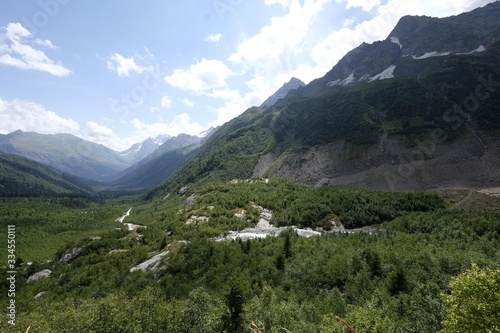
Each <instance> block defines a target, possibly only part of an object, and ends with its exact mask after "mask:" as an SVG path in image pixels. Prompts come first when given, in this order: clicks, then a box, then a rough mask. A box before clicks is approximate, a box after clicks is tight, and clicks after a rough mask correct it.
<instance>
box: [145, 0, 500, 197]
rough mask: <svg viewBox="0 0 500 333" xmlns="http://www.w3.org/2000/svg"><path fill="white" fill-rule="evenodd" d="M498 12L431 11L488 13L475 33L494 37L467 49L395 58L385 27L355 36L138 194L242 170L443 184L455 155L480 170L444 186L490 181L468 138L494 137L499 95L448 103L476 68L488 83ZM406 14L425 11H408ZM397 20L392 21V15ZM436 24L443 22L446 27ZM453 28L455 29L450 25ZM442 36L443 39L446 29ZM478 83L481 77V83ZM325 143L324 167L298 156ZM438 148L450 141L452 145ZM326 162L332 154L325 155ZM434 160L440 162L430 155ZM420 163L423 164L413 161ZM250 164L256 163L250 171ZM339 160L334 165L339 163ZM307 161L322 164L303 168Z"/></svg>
mask: <svg viewBox="0 0 500 333" xmlns="http://www.w3.org/2000/svg"><path fill="white" fill-rule="evenodd" d="M499 11H500V3H499V2H497V3H493V4H490V5H488V6H485V7H483V8H480V9H478V10H475V11H474V12H473V13H472V14H470V13H464V14H461V15H459V16H457V17H458V19H457V17H450V18H445V19H435V20H434V19H432V22H433V24H434V25H436V24H437V25H438V26H439V25H442V26H445V27H448V25H449V24H450V23H449V22H450V21H452V22H453V20H459V21H460V22H462V21H467V20H475V19H476V18H477V17H483V18H485V19H484V20H483V21H485V20H486V19H487V18H489V20H490V21H488V22H481V26H483V27H489V28H488V29H489V30H488V31H487V32H482V33H483V34H487V35H488V36H497V35H498V36H497V37H494V40H495V43H492V44H488V45H485V47H484V49H476V52H470V51H474V49H473V50H470V49H469V48H466V49H457V51H461V52H458V53H457V54H447V55H443V56H437V55H436V54H430V55H429V56H426V57H422V56H421V54H422V53H417V54H418V55H419V56H417V55H415V57H412V56H406V57H405V56H404V55H402V54H401V49H403V50H404V45H403V47H401V46H400V45H399V44H398V43H397V41H396V40H395V39H392V40H391V37H394V36H388V38H387V39H385V40H383V41H378V42H374V43H372V44H366V43H365V44H362V45H361V46H360V47H358V48H356V49H354V50H352V51H351V52H349V53H348V54H347V55H346V56H345V57H344V58H343V59H341V60H340V61H339V62H338V64H337V65H335V66H334V67H333V68H332V69H331V70H330V71H329V72H328V73H326V74H325V76H323V77H322V78H319V79H316V80H314V81H312V82H311V83H310V84H308V85H306V86H305V87H300V88H298V89H296V90H294V91H291V92H289V93H288V95H287V96H286V97H285V98H284V99H281V100H279V101H278V102H276V104H274V105H273V106H270V107H267V108H258V107H253V108H250V109H248V110H246V111H245V112H244V113H243V114H242V115H240V116H239V117H237V118H235V119H233V120H231V121H229V122H228V123H226V124H225V125H223V126H222V127H221V128H220V129H219V130H218V131H217V133H216V134H215V135H213V136H212V137H211V138H210V139H209V140H208V141H207V143H206V144H205V145H204V146H203V147H201V148H200V150H199V151H198V152H197V153H196V155H195V156H193V158H191V159H190V161H188V162H187V163H186V164H185V165H184V167H182V168H181V169H180V170H179V171H178V172H177V173H176V175H175V176H174V177H172V179H171V180H170V181H167V182H166V183H164V184H162V185H161V186H159V187H157V188H154V189H152V190H151V192H150V193H149V194H148V195H147V196H146V198H151V197H154V195H155V193H159V192H161V195H164V194H165V193H164V192H165V191H176V188H177V189H178V188H180V187H183V186H184V185H186V184H189V183H196V182H202V183H203V182H207V181H210V180H220V181H229V180H231V179H233V178H240V179H241V178H243V179H245V178H248V177H252V176H265V177H286V178H290V179H293V180H295V179H297V180H300V181H302V182H306V183H310V184H313V185H316V184H332V185H333V184H335V185H343V186H350V185H354V186H361V187H362V186H365V185H366V186H367V187H375V188H383V189H389V190H394V189H415V188H422V187H428V186H431V187H432V186H448V185H450V184H451V183H450V182H445V181H440V179H439V175H443V174H446V172H445V171H446V169H448V168H450V167H452V166H453V165H455V164H454V163H456V161H457V159H460V158H463V159H466V160H467V161H469V162H470V163H469V162H468V164H467V163H464V165H467V167H468V168H469V169H470V168H477V169H478V170H481V171H480V172H481V174H482V176H481V177H475V175H474V174H470V173H469V174H464V175H460V174H456V173H453V175H454V176H457V177H458V178H457V179H456V181H454V182H453V184H452V185H453V186H460V183H461V180H462V181H463V183H464V184H466V185H467V186H481V185H485V184H493V183H498V181H496V182H495V179H499V178H495V177H496V175H500V173H499V172H498V166H497V165H498V164H497V162H498V161H497V160H496V159H495V156H496V155H495V152H496V149H492V150H490V153H489V154H488V155H487V156H488V159H487V160H484V161H485V162H487V163H486V164H485V165H484V166H483V167H481V168H479V166H480V164H479V163H482V162H481V159H480V158H481V156H482V154H483V151H484V147H483V145H481V143H480V141H479V140H478V137H479V136H482V137H483V138H484V140H485V141H487V142H488V143H489V146H490V148H494V147H496V146H497V144H498V140H497V137H496V134H495V133H496V132H495V131H497V130H498V129H499V127H500V118H499V117H498V116H497V114H498V112H495V111H494V110H498V105H500V96H499V94H488V98H483V100H482V101H481V103H479V104H478V105H477V107H475V110H474V112H473V113H470V117H469V118H467V117H465V118H464V117H461V116H460V114H458V115H456V114H455V113H454V112H456V111H454V107H453V104H454V103H455V104H456V103H462V102H463V101H464V100H465V101H467V97H468V96H470V93H471V92H473V93H474V92H475V91H476V89H477V87H478V86H479V85H480V84H481V81H480V78H481V77H482V76H483V81H484V80H485V79H484V75H486V77H487V78H488V77H489V79H490V81H491V80H493V81H494V82H497V81H495V80H498V79H495V78H497V77H499V78H500V68H499V66H498V64H500V59H499V56H498V54H500V52H499V49H500V42H499V40H500V34H498V33H497V32H498V31H500V24H499V23H498V20H495V17H498V16H497V14H496V13H498V12H499ZM491 13H493V15H491ZM492 16H493V18H492ZM405 20H408V19H407V18H406V19H405ZM405 20H403V26H404V24H405V23H404V21H405ZM415 20H417V21H418V20H423V21H427V20H428V19H427V18H424V19H420V18H418V17H417V18H415ZM424 23H425V22H424ZM458 26H460V24H458ZM397 27H399V28H400V27H401V24H399V23H398V25H397V26H396V28H397ZM467 27H468V26H467V25H466V27H465V28H464V29H466V28H467ZM396 28H395V29H396ZM399 28H398V29H399ZM443 29H444V30H446V31H449V28H446V29H445V28H443ZM454 29H455V30H456V29H458V28H457V25H454ZM396 31H397V29H396ZM455 33H456V34H457V36H459V37H460V36H467V34H466V33H465V32H464V33H459V31H458V32H457V31H455ZM428 37H429V32H428V31H427V30H423V31H422V34H421V35H416V36H414V37H413V39H414V40H415V43H416V44H418V43H420V42H419V40H425V39H426V38H428ZM432 37H433V39H434V41H435V42H436V43H437V42H439V38H438V36H432ZM444 38H448V37H447V35H446V34H445V37H444ZM457 38H458V37H457ZM466 38H467V37H466ZM401 39H402V40H405V39H404V38H401ZM417 42H418V43H417ZM483 42H484V40H480V41H476V44H474V45H472V44H467V43H462V42H456V41H453V40H452V41H449V42H448V43H447V44H446V43H444V42H443V43H442V44H443V45H451V44H453V43H455V44H457V45H469V46H468V47H477V45H478V43H483ZM464 47H465V46H464ZM420 50H421V52H423V54H426V53H432V52H431V51H435V49H434V48H433V46H428V48H426V49H425V48H420ZM462 51H464V52H462ZM465 51H467V52H465ZM394 64H396V65H394ZM390 66H395V68H393V69H392V72H388V69H390ZM349 73H350V74H349ZM351 76H352V77H351ZM349 77H351V78H350V79H349ZM492 77H493V78H494V79H492ZM342 81H344V82H343V83H344V84H342ZM492 84H493V83H492ZM485 88H486V87H485V86H482V89H485ZM491 89H495V88H494V87H493V88H491ZM436 131H438V132H440V133H441V132H442V136H443V137H445V138H446V139H445V140H438V141H436V139H435V135H434V134H433V133H434V132H436ZM478 133H480V134H478ZM384 138H385V139H384ZM433 140H434V141H433ZM428 141H430V142H431V143H432V142H434V145H436V146H437V145H440V146H439V148H435V149H433V151H432V152H431V153H428V154H424V155H425V156H424V158H423V161H420V162H419V163H416V162H414V161H412V160H411V157H412V156H413V155H412V154H413V153H414V152H415V151H416V152H417V153H422V149H420V150H419V148H418V147H419V143H418V142H428ZM384 142H385V144H384ZM457 142H464V143H467V142H469V143H470V144H468V146H467V147H469V148H467V149H469V150H470V153H465V152H466V151H467V149H465V148H464V149H463V150H461V149H462V148H463V147H465V146H463V145H462V146H461V145H460V144H458V145H456V143H457ZM330 144H333V145H339V147H337V148H335V149H333V151H332V150H330V151H328V150H326V151H325V153H324V154H325V155H324V156H323V157H321V159H324V158H327V159H329V160H330V161H333V164H332V165H331V166H329V167H327V166H325V165H321V164H320V165H317V166H314V165H311V164H314V163H309V164H308V159H309V158H308V157H306V156H310V154H311V153H314V149H315V148H314V147H318V148H321V147H328V145H330ZM476 146H477V148H476ZM377 147H385V148H384V149H382V150H380V149H378V153H377ZM391 147H394V148H391ZM443 147H448V148H452V147H453V150H452V151H449V150H447V149H444V148H443ZM301 151H302V153H301ZM370 151H372V153H370ZM424 152H425V150H424ZM399 154H401V155H399ZM440 154H441V155H446V156H445V157H443V156H440ZM454 154H455V155H454ZM475 156H478V158H477V157H475ZM475 158H477V160H475ZM311 160H312V159H311ZM335 161H340V162H341V163H340V164H335ZM376 161H378V162H376ZM440 161H442V164H439V163H441V162H440ZM374 163H375V164H374ZM377 163H378V164H377ZM412 163H413V164H416V165H413V164H412ZM420 163H423V164H424V166H423V167H421V166H420V165H418V164H420ZM258 165H260V166H261V167H262V166H265V167H264V168H260V170H257V169H258V168H257V166H258ZM335 165H337V166H335ZM340 165H343V167H342V168H340V169H339V166H340ZM437 165H441V166H443V168H442V169H443V170H442V171H440V172H438V173H436V175H433V174H432V171H431V170H432V168H434V167H436V166H437ZM291 166H294V167H293V170H294V171H293V172H285V169H284V168H289V167H291ZM314 168H317V169H321V168H326V169H328V170H329V171H328V172H326V171H325V172H313V170H314ZM377 168H378V169H377ZM404 168H411V170H412V172H408V173H405V172H403V171H401V170H403V169H404ZM376 170H379V171H377V172H375V171H376ZM488 170H489V173H488ZM311 172H313V173H315V174H316V175H317V176H318V177H320V178H314V177H311V179H308V177H302V175H311ZM387 172H389V173H390V174H389V176H388V177H386V176H384V175H385V174H386V173H387ZM423 173H425V175H426V176H425V179H426V181H425V182H422V183H421V184H419V182H418V181H413V182H411V184H410V183H407V182H406V183H405V182H404V181H394V180H393V181H392V182H391V181H389V180H387V179H388V178H390V177H391V176H392V177H393V179H401V178H403V179H407V178H411V177H413V178H412V179H416V180H418V179H423V178H422V177H423ZM403 175H406V176H407V177H406V178H405V177H403ZM371 177H377V178H380V177H382V178H381V181H377V182H367V181H364V182H363V181H362V179H370V178H371ZM335 179H337V180H339V181H338V182H336V181H335ZM342 179H344V180H343V181H340V180H342ZM321 180H325V181H324V182H321Z"/></svg>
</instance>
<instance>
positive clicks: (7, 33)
mask: <svg viewBox="0 0 500 333" xmlns="http://www.w3.org/2000/svg"><path fill="white" fill-rule="evenodd" d="M40 48H45V49H55V48H57V47H56V46H55V45H54V44H52V42H51V41H50V40H42V39H39V38H34V37H33V35H32V34H31V32H29V31H28V29H26V28H25V27H23V25H22V24H21V23H9V24H8V25H7V26H6V27H2V28H1V29H0V65H3V66H10V67H15V68H19V69H23V70H37V71H42V72H46V73H49V74H52V75H54V76H66V75H69V74H71V73H72V72H71V70H69V69H67V68H66V67H64V65H63V64H61V62H55V61H54V60H52V59H50V58H49V57H48V56H47V54H45V52H44V51H42V50H41V49H40Z"/></svg>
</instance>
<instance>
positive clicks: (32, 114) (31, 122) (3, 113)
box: [0, 98, 80, 134]
mask: <svg viewBox="0 0 500 333" xmlns="http://www.w3.org/2000/svg"><path fill="white" fill-rule="evenodd" d="M17 130H22V131H25V132H37V133H41V134H57V133H78V132H79V130H80V126H79V124H78V123H77V122H76V121H74V120H72V119H65V118H62V117H60V116H58V115H57V114H56V113H55V112H52V111H49V110H47V109H45V108H44V107H43V106H42V105H40V104H37V103H33V102H29V101H23V100H19V99H14V100H6V99H1V98H0V131H1V132H3V133H11V132H14V131H17Z"/></svg>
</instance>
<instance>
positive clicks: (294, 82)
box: [260, 77, 305, 107]
mask: <svg viewBox="0 0 500 333" xmlns="http://www.w3.org/2000/svg"><path fill="white" fill-rule="evenodd" d="M303 86H305V83H304V82H302V81H301V80H299V79H297V78H295V77H292V79H291V80H290V81H289V82H288V83H285V84H284V85H283V87H281V88H280V89H278V91H276V92H275V93H274V94H273V95H272V96H271V97H269V98H268V99H266V100H265V101H264V103H262V104H261V106H260V107H269V106H272V105H274V103H276V102H277V101H279V100H280V99H282V98H284V97H285V96H286V95H287V94H288V92H289V91H290V90H294V89H297V88H299V87H303Z"/></svg>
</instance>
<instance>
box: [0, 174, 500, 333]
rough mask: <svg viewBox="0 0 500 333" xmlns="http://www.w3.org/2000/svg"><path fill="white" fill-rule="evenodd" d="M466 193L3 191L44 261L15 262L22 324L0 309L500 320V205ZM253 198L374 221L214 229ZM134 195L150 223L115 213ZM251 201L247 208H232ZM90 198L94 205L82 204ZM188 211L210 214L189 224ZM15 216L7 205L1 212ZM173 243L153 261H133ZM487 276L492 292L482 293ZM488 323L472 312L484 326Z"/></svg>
mask: <svg viewBox="0 0 500 333" xmlns="http://www.w3.org/2000/svg"><path fill="white" fill-rule="evenodd" d="M461 196H463V193H459V194H456V193H455V194H451V195H450V194H449V193H448V194H447V195H446V196H444V195H437V194H436V193H429V192H408V193H389V192H377V191H364V190H351V189H342V188H313V187H309V186H304V185H299V184H296V183H293V182H290V181H285V180H278V179H275V180H270V181H269V182H266V181H265V180H263V179H254V180H251V181H239V182H237V183H236V182H233V183H220V182H215V183H206V184H202V185H199V184H198V185H196V184H194V185H192V186H191V188H189V189H187V190H186V189H184V191H181V194H178V193H175V192H172V193H165V194H164V195H162V196H161V197H157V198H156V199H155V200H152V201H143V202H141V201H137V199H135V200H133V199H122V200H115V201H113V202H109V203H106V204H97V203H92V202H88V201H84V200H80V199H78V200H76V199H51V200H48V201H47V200H42V199H40V200H38V199H36V200H33V201H32V202H33V204H32V206H33V207H30V205H28V200H27V199H5V200H4V201H3V202H2V204H3V205H4V206H3V208H2V209H3V211H8V212H9V216H12V214H15V212H16V211H19V212H21V213H20V214H21V215H20V216H19V219H18V220H17V221H19V222H16V224H17V225H18V231H17V233H18V235H17V238H18V249H19V252H20V254H22V256H23V257H26V259H24V258H23V259H24V260H26V261H27V260H35V263H33V264H32V265H26V264H20V265H21V266H20V267H19V269H18V270H19V275H18V279H17V287H18V292H17V296H16V300H17V326H16V328H15V330H12V328H11V327H10V326H8V324H6V323H5V322H4V321H2V323H1V324H0V325H3V326H0V328H1V330H2V331H13V332H25V331H26V329H27V328H28V327H30V332H43V333H50V332H203V333H207V332H285V329H286V330H289V331H290V332H293V333H296V332H308V333H309V332H348V330H347V328H346V327H345V326H343V325H342V324H341V323H340V321H339V320H338V319H337V316H338V317H340V318H343V320H346V321H347V322H348V323H350V324H351V325H352V326H353V327H354V328H355V329H356V331H357V332H384V333H386V332H419V333H421V332H438V331H440V330H443V332H451V331H453V330H454V329H453V327H454V326H452V325H453V323H454V320H455V319H456V318H459V319H460V320H466V321H468V320H474V321H476V322H477V321H479V322H484V325H487V326H488V327H490V328H491V327H495V325H497V326H496V327H498V325H499V323H498V318H495V317H493V318H492V317H491V314H492V313H494V312H492V311H496V310H495V309H498V306H499V304H498V302H499V298H500V296H499V295H500V291H499V290H498V283H497V282H498V262H500V246H499V244H500V242H499V241H500V224H499V223H498V221H500V212H499V211H495V210H492V211H483V210H479V211H455V210H450V209H449V208H448V207H449V206H450V203H451V202H456V201H458V200H459V199H460V198H461ZM188 198H189V200H187V199H188ZM313 203H317V204H316V205H313ZM44 204H45V205H46V206H45V208H42V207H43V205H44ZM255 205H261V206H263V207H264V208H266V209H269V210H270V211H272V212H273V221H274V223H275V224H281V225H298V226H303V227H312V228H316V227H322V228H323V229H328V227H329V226H331V221H332V220H335V221H340V222H342V223H345V225H346V226H351V227H357V226H362V225H376V226H377V230H378V231H377V232H376V233H374V234H367V233H354V234H336V233H327V234H325V235H324V236H321V237H312V238H303V237H299V236H297V235H296V234H295V233H294V232H293V231H292V230H291V229H290V230H288V231H284V232H283V233H282V234H281V235H280V236H279V237H277V238H266V239H261V240H249V241H240V240H237V241H215V240H214V239H213V238H214V237H216V236H218V235H221V234H224V233H226V232H227V231H229V230H239V229H242V228H245V227H248V226H253V225H255V223H256V222H257V221H258V219H259V210H257V209H255V208H254V206H255ZM64 207H66V208H64ZM128 207H132V211H131V215H130V217H128V218H127V222H129V223H138V224H143V225H145V226H146V227H145V228H139V229H138V230H137V231H136V232H132V231H128V230H126V229H125V228H124V227H122V228H120V227H119V226H120V225H119V224H118V223H116V222H114V219H115V218H116V217H119V216H121V215H122V214H123V213H124V212H125V211H126V210H127V209H128ZM242 209H244V210H246V212H247V215H246V217H247V219H243V220H242V219H239V218H237V217H235V212H238V211H241V210H242ZM91 210H93V211H94V212H95V213H94V214H93V215H90V216H89V214H82V212H84V211H87V212H90V211H91ZM30 214H31V215H30ZM47 214H48V216H47ZM193 215H197V216H202V215H205V216H207V217H208V218H209V220H208V221H206V222H200V223H192V224H189V225H187V224H186V223H185V222H186V221H187V220H188V219H189V218H190V217H192V216H193ZM13 220H14V218H12V220H8V219H6V218H4V220H3V223H4V224H7V223H12V221H13ZM22 221H25V222H22ZM37 221H39V222H37ZM99 221H108V222H106V223H102V224H101V223H99ZM24 223H26V225H28V224H29V225H30V226H31V227H34V226H35V225H37V224H38V223H39V224H40V226H36V227H34V228H37V229H36V230H37V231H36V234H38V235H40V239H37V238H36V237H35V236H34V235H35V234H31V233H28V232H25V231H23V228H22V227H23V225H24ZM64 227H65V228H67V229H64ZM117 227H118V229H116V228H117ZM79 228H80V229H79ZM73 229H77V230H81V231H82V230H87V231H86V232H82V233H80V235H84V234H85V236H84V237H83V238H82V237H81V238H78V239H71V238H68V236H67V235H69V230H73ZM26 231H27V230H26ZM50 233H52V234H51V236H50V235H49V234H50ZM44 235H45V236H44ZM48 237H53V238H51V239H49V238H48ZM56 238H57V239H63V238H64V242H63V244H65V245H64V246H62V244H61V243H59V244H60V246H59V247H58V248H51V249H41V248H40V247H39V245H40V244H42V243H43V244H45V243H47V242H50V241H54V240H55V239H56ZM181 240H183V241H184V240H185V241H186V242H179V241H181ZM56 243H58V241H57V240H56ZM28 244H29V245H28ZM75 247H80V248H82V249H83V251H82V253H81V254H80V255H79V256H78V257H76V258H75V259H74V260H73V261H71V262H70V263H66V262H60V261H57V260H53V261H51V262H45V259H49V258H50V257H56V258H57V255H58V254H61V253H62V252H63V251H64V250H66V249H68V248H75ZM28 248H30V249H29V250H28ZM166 249H168V250H169V253H168V254H167V255H166V256H165V257H164V258H163V260H162V263H161V265H160V269H159V270H157V271H156V272H149V271H148V272H142V271H140V270H138V271H134V272H132V273H131V272H130V268H131V267H133V266H135V265H137V264H138V263H141V262H143V261H144V260H146V259H148V258H150V257H152V256H153V255H155V254H157V253H159V252H161V251H165V250H166ZM22 251H24V252H22ZM474 265H475V266H474ZM42 269H50V270H51V271H52V274H51V276H50V277H49V278H47V279H44V280H41V281H38V282H31V283H27V282H26V280H27V278H28V277H29V276H30V275H32V274H33V273H35V272H38V271H40V270H42ZM468 269H470V271H469V272H471V273H468V271H467V270H468ZM471 274H472V275H471ZM471 276H472V277H475V276H478V279H475V278H472V279H471V278H470V277H471ZM485 286H489V287H490V289H488V290H489V291H491V294H490V293H488V294H487V295H485V294H477V292H476V290H482V289H481V288H483V287H485ZM495 286H496V287H495ZM6 288H7V282H5V281H2V290H0V292H1V293H2V294H5V292H6V290H5V289H6ZM462 290H464V292H462ZM43 292H44V293H43ZM39 293H43V294H39ZM36 295H38V297H37V298H36V299H34V297H35V296H36ZM490 295H492V296H491V297H490ZM476 296H477V297H476ZM472 300H475V301H477V304H479V305H478V306H481V307H482V308H481V309H484V311H483V310H481V311H479V312H474V319H470V318H467V317H464V315H463V314H461V313H460V312H459V311H458V312H457V310H456V308H455V307H454V304H456V303H457V302H469V301H470V302H471V304H472V305H471V306H473V304H474V302H473V301H472ZM2 302H4V299H2ZM2 307H4V303H2ZM482 316H484V317H482ZM484 325H483V326H481V325H477V326H475V327H477V328H478V330H477V332H483V331H484V330H483V331H481V329H483V328H484ZM470 332H474V330H471V331H470ZM492 332H496V331H495V330H492Z"/></svg>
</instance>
